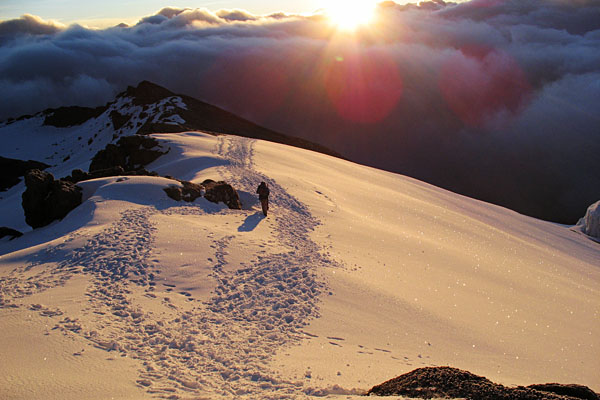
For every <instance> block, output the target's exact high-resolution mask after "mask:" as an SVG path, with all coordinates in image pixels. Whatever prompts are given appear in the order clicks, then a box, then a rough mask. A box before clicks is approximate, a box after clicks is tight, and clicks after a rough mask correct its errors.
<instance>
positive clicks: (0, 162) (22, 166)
mask: <svg viewBox="0 0 600 400" xmlns="http://www.w3.org/2000/svg"><path fill="white" fill-rule="evenodd" d="M48 167H49V165H47V164H44V163H43V162H39V161H33V160H29V161H23V160H16V159H13V158H5V157H0V191H4V190H6V189H8V188H11V187H13V186H14V185H16V184H17V183H19V182H20V181H21V177H22V176H24V175H25V173H26V172H27V171H29V170H30V169H40V170H43V169H46V168H48Z"/></svg>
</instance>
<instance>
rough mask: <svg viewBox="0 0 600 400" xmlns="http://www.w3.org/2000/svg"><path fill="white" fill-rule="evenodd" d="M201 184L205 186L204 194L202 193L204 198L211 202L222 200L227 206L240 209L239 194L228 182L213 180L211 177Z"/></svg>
mask: <svg viewBox="0 0 600 400" xmlns="http://www.w3.org/2000/svg"><path fill="white" fill-rule="evenodd" d="M202 186H204V187H205V188H206V194H205V195H204V197H205V198H206V200H208V201H212V202H213V203H220V202H223V203H225V204H226V205H227V207H229V208H231V209H234V210H241V209H242V203H241V202H240V196H239V195H238V193H237V192H236V190H235V189H234V188H233V186H231V185H230V184H228V183H226V182H223V181H219V182H215V181H213V180H212V179H207V180H205V181H204V182H202Z"/></svg>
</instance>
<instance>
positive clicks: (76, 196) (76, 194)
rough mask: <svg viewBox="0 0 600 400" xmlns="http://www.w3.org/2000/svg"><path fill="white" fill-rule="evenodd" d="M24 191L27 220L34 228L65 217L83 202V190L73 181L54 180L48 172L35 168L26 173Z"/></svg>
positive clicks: (24, 207)
mask: <svg viewBox="0 0 600 400" xmlns="http://www.w3.org/2000/svg"><path fill="white" fill-rule="evenodd" d="M25 185H26V187H27V189H26V190H25V192H24V193H23V197H22V198H23V202H22V205H23V210H24V211H25V222H27V224H28V225H30V226H31V227H33V228H39V227H42V226H46V225H48V224H49V223H50V222H52V221H54V220H56V219H62V218H64V217H65V216H66V215H67V214H68V213H69V211H71V210H72V209H74V208H75V207H77V206H78V205H80V204H81V200H82V190H81V188H80V187H78V186H76V185H74V184H73V183H71V182H67V181H64V180H54V176H52V174H50V173H48V172H44V171H40V170H39V169H33V170H30V171H28V172H27V174H26V175H25Z"/></svg>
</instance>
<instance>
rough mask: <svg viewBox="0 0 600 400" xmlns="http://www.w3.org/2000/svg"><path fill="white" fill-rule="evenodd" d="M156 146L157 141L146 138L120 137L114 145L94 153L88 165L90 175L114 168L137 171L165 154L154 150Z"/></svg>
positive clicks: (157, 144)
mask: <svg viewBox="0 0 600 400" xmlns="http://www.w3.org/2000/svg"><path fill="white" fill-rule="evenodd" d="M158 146H159V143H158V141H157V140H156V139H154V138H151V137H148V136H141V135H134V136H125V137H122V138H121V139H119V141H118V142H117V144H116V145H115V144H112V143H109V144H108V145H107V146H106V147H105V148H104V149H103V150H100V151H99V152H98V153H96V155H95V156H94V158H93V159H92V162H91V164H90V173H92V172H94V171H99V170H105V169H110V168H115V167H121V168H123V170H125V171H134V170H137V169H139V168H141V167H143V166H145V165H147V164H150V163H151V162H152V161H154V160H156V159H157V158H158V157H160V156H162V155H163V154H165V152H162V151H160V150H158V149H156V148H157V147H158Z"/></svg>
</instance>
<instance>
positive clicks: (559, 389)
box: [527, 383, 600, 400]
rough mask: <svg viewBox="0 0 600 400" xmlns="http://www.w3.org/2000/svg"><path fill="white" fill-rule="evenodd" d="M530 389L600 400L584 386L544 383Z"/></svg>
mask: <svg viewBox="0 0 600 400" xmlns="http://www.w3.org/2000/svg"><path fill="white" fill-rule="evenodd" d="M527 387H528V388H531V389H535V390H539V391H542V392H551V393H556V394H560V395H563V396H569V397H574V398H577V399H584V400H600V396H598V395H597V394H596V393H594V391H592V389H590V388H589V387H587V386H583V385H576V384H568V385H567V384H561V383H542V384H537V385H529V386H527Z"/></svg>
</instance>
